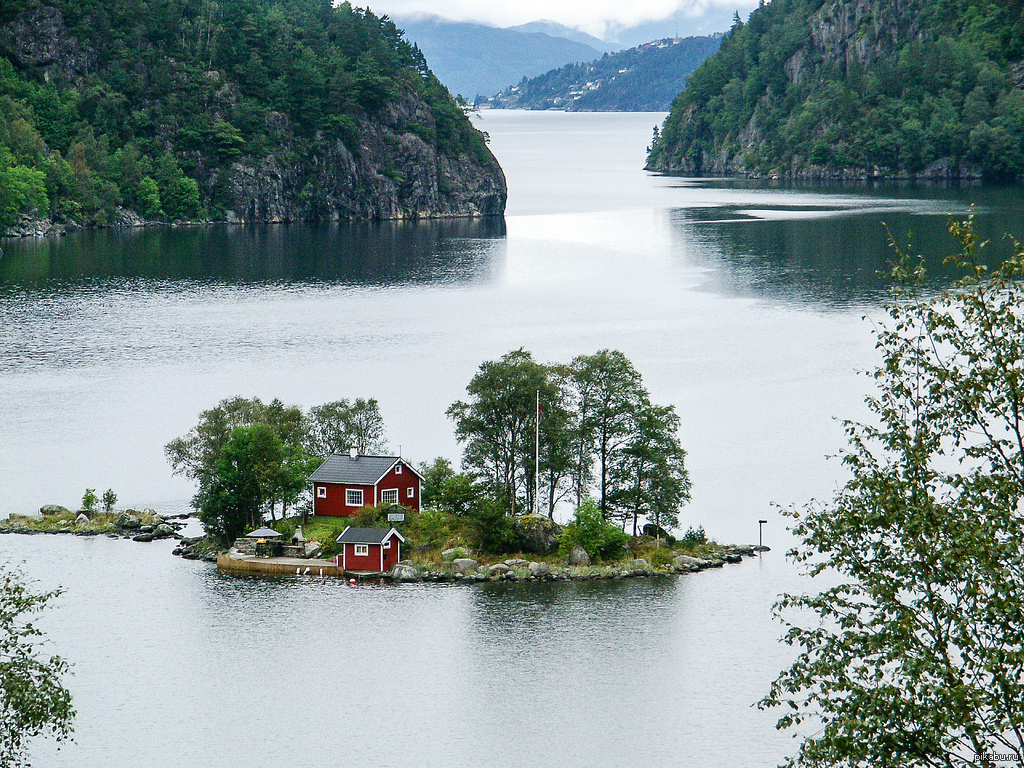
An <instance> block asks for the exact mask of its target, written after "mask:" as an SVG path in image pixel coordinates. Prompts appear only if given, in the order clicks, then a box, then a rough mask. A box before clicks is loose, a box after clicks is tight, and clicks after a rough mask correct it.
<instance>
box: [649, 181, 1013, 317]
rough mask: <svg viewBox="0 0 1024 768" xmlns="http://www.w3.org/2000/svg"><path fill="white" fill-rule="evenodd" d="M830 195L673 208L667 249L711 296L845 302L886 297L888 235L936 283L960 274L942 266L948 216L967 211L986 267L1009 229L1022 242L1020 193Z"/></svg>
mask: <svg viewBox="0 0 1024 768" xmlns="http://www.w3.org/2000/svg"><path fill="white" fill-rule="evenodd" d="M733 186H734V185H729V187H730V188H733ZM828 192H829V190H827V189H822V188H818V189H817V190H816V191H815V192H813V193H808V192H807V190H802V191H793V190H788V191H785V190H780V191H777V192H775V193H774V194H772V193H770V192H769V193H768V194H767V196H766V195H765V190H764V189H762V190H761V192H760V194H758V195H757V196H755V197H753V198H751V199H749V200H747V201H742V202H733V201H729V202H726V203H724V204H719V205H712V206H709V207H689V208H679V209H674V210H672V211H670V212H669V220H670V228H671V231H672V237H673V241H674V243H673V245H674V248H675V250H676V252H677V253H680V252H681V253H685V254H686V259H687V260H688V261H689V262H691V263H693V262H696V263H697V264H699V265H702V266H707V267H709V268H710V272H711V276H710V278H709V283H708V284H707V285H706V286H705V287H706V288H707V289H709V290H713V291H716V292H725V293H733V294H739V295H753V296H761V297H767V298H778V299H782V300H785V301H786V302H787V303H789V302H796V303H812V304H818V305H820V304H825V305H830V304H838V305H846V304H850V303H862V302H872V301H875V300H877V299H878V298H880V297H881V296H884V295H885V293H886V291H887V289H888V287H889V285H890V281H889V278H888V273H889V269H890V267H891V265H892V263H893V262H894V260H895V259H896V256H897V254H896V251H895V250H894V248H893V245H892V241H891V239H890V235H891V238H892V240H895V242H896V243H898V244H899V245H900V246H901V247H902V248H904V249H905V250H906V251H907V252H908V253H910V254H912V255H915V256H916V255H918V254H921V255H924V256H925V259H926V267H927V270H928V276H929V284H930V285H932V286H934V287H939V286H942V285H948V284H949V283H950V282H951V281H952V280H954V279H955V278H957V277H958V276H960V275H959V273H958V272H957V271H956V270H955V269H954V268H951V267H947V266H944V265H943V263H942V261H943V259H944V258H945V257H946V256H948V255H950V254H953V253H956V252H958V251H959V247H958V244H957V242H956V241H955V240H954V239H953V237H952V236H951V235H950V234H949V231H948V227H949V220H950V217H951V216H952V217H956V218H958V219H959V218H965V217H966V216H967V215H968V214H970V212H971V210H972V206H973V207H974V211H975V221H976V231H977V233H978V234H979V236H980V238H981V239H983V240H986V239H987V240H989V241H990V244H989V246H988V247H987V249H986V251H985V261H986V262H987V263H989V264H997V263H999V262H1001V261H1002V260H1003V259H1005V258H1006V257H1007V256H1008V255H1009V254H1010V253H1011V250H1012V240H1011V239H1010V238H1009V237H1007V236H1006V235H1007V233H1010V234H1012V235H1015V236H1017V237H1020V236H1024V211H1022V209H1021V207H1020V206H1019V204H1018V203H1019V199H1020V193H1019V190H1005V189H970V190H950V189H944V190H937V189H919V190H913V192H915V193H920V194H919V196H918V197H897V196H895V195H896V193H897V192H899V193H901V194H907V190H894V189H886V190H870V191H867V192H862V193H861V194H860V195H857V196H853V197H851V196H850V195H849V193H846V192H844V193H843V194H831V195H830V194H828ZM833 192H835V190H833Z"/></svg>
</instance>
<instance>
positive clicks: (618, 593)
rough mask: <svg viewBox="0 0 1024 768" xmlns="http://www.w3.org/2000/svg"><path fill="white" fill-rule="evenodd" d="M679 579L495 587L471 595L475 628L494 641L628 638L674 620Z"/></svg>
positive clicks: (479, 590) (499, 585)
mask: <svg viewBox="0 0 1024 768" xmlns="http://www.w3.org/2000/svg"><path fill="white" fill-rule="evenodd" d="M681 587H682V582H681V581H680V580H679V579H622V580H614V581H612V580H594V581H576V582H568V583H566V582H540V583H534V582H529V583H514V584H504V583H494V584H484V585H482V586H481V587H479V588H477V589H474V590H472V592H471V594H472V601H471V604H472V606H473V613H474V623H473V624H474V627H475V628H476V629H477V631H479V632H481V633H483V634H485V635H489V636H491V635H492V636H494V637H495V638H498V637H505V638H507V637H511V636H519V637H521V638H522V639H526V638H525V637H524V636H528V635H532V634H534V633H541V634H544V635H546V636H549V637H558V636H571V638H572V639H581V638H583V637H584V636H586V635H597V636H614V635H615V634H616V633H618V632H621V633H623V634H622V636H623V637H625V636H627V635H632V634H633V633H634V632H635V629H636V626H637V624H638V622H639V623H640V624H643V625H644V626H646V627H647V629H646V630H645V631H644V634H648V633H649V632H650V631H651V630H652V629H653V628H655V627H662V626H664V624H666V623H670V622H672V621H674V620H675V619H674V617H675V612H674V611H672V610H668V608H669V606H670V604H672V603H674V601H675V600H676V599H677V597H678V595H677V593H678V590H679V589H680V588H681Z"/></svg>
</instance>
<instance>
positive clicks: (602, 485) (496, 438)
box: [448, 349, 690, 534]
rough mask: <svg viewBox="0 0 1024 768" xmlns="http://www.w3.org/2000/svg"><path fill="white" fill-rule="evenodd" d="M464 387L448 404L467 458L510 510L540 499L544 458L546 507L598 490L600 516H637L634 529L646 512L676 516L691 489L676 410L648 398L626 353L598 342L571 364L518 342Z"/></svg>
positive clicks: (666, 522) (671, 520)
mask: <svg viewBox="0 0 1024 768" xmlns="http://www.w3.org/2000/svg"><path fill="white" fill-rule="evenodd" d="M467 393H468V394H469V395H470V397H469V398H468V400H466V401H458V402H456V403H454V404H453V405H452V406H451V407H450V408H449V409H448V416H449V417H450V418H451V419H453V421H454V422H455V434H456V437H457V438H458V439H459V441H460V442H462V443H464V444H465V445H466V448H465V453H464V457H463V464H464V466H465V467H466V468H467V470H468V471H469V472H470V473H474V474H475V475H476V476H477V477H478V478H479V479H480V480H481V481H484V482H485V483H486V484H487V485H488V486H489V487H490V489H491V492H492V493H493V494H494V495H495V497H496V498H498V499H499V500H500V501H501V502H502V504H503V505H504V507H505V510H506V513H508V514H517V513H522V512H529V511H532V510H533V509H534V508H535V507H534V502H535V487H536V476H535V473H536V467H537V463H538V458H539V469H540V481H541V482H540V485H541V487H542V498H544V499H545V501H546V511H547V513H548V515H549V516H551V515H552V514H553V513H554V506H555V504H556V503H558V502H559V501H561V500H563V499H566V498H569V497H571V496H572V495H575V496H576V499H577V505H576V506H577V507H580V505H581V503H582V501H583V500H584V499H585V498H587V497H589V495H590V493H591V491H594V492H595V493H596V499H597V503H598V509H599V511H600V513H601V517H602V519H603V520H605V521H609V520H616V521H618V522H619V523H620V524H621V525H622V526H623V527H625V525H626V522H627V521H630V520H632V522H633V532H634V534H635V533H636V529H637V523H638V520H639V518H640V517H646V518H647V519H648V520H650V521H651V522H654V523H656V524H657V525H659V526H661V527H672V526H675V525H677V524H678V510H679V508H680V506H681V505H682V504H684V503H685V502H686V501H687V500H688V499H689V490H690V482H689V475H688V474H687V472H686V468H685V457H686V452H685V451H684V450H683V449H682V446H681V445H680V443H679V438H678V429H679V417H678V416H677V415H676V413H675V409H674V408H673V407H671V406H657V405H654V404H652V403H651V401H650V397H649V395H648V393H647V390H646V389H644V387H643V383H642V380H641V377H640V374H639V373H637V371H636V369H635V368H634V367H633V365H632V363H630V361H629V360H628V359H627V358H626V356H625V355H623V354H622V353H621V352H618V351H616V350H601V351H599V352H597V353H595V354H593V355H581V356H579V357H577V358H576V359H574V360H573V361H572V363H571V364H570V365H568V366H565V365H543V364H541V363H538V362H537V361H536V360H534V358H533V356H532V355H531V354H530V353H529V352H527V351H526V350H523V349H518V350H514V351H512V352H509V353H507V354H506V355H504V356H503V357H502V358H501V359H499V360H497V361H489V362H485V363H483V364H481V366H480V370H479V372H478V373H477V374H476V375H475V376H474V377H473V379H472V380H471V381H470V383H469V386H468V387H467ZM538 398H539V405H540V435H539V439H540V446H539V455H538V449H537V446H536V443H535V441H536V439H537V433H536V429H537V418H538V412H537V411H538Z"/></svg>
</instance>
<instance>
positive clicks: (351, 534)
mask: <svg viewBox="0 0 1024 768" xmlns="http://www.w3.org/2000/svg"><path fill="white" fill-rule="evenodd" d="M391 536H397V537H398V540H399V541H401V542H403V543H404V542H405V537H404V536H402V534H400V533H399V532H398V531H396V530H395V529H394V528H353V527H352V526H351V525H350V526H349V527H348V528H346V529H345V530H344V531H342V532H341V533H340V534H338V538H337V542H338V543H339V544H383V543H384V542H385V541H387V540H388V539H389V538H390V537H391Z"/></svg>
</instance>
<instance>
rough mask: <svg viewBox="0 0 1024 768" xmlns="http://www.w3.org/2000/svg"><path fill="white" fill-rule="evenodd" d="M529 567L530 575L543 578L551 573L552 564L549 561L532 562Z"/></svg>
mask: <svg viewBox="0 0 1024 768" xmlns="http://www.w3.org/2000/svg"><path fill="white" fill-rule="evenodd" d="M528 567H529V569H530V575H531V576H533V578H535V579H542V578H544V577H545V576H550V575H551V566H550V565H548V564H547V563H530V565H529V566H528Z"/></svg>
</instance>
